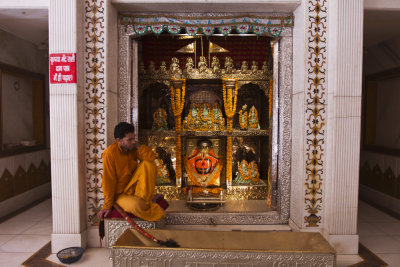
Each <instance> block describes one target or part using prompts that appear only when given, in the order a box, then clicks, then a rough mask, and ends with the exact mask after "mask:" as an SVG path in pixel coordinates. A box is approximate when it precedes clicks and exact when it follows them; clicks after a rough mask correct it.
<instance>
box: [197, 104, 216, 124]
mask: <svg viewBox="0 0 400 267" xmlns="http://www.w3.org/2000/svg"><path fill="white" fill-rule="evenodd" d="M205 107H206V108H207V109H206V110H207V116H206V117H204V108H205ZM212 113H213V112H212V110H211V111H210V105H209V104H208V103H204V104H202V105H201V106H200V111H199V115H200V119H201V120H202V121H204V122H207V121H208V120H209V118H210V115H211V117H212V115H213V114H212Z"/></svg>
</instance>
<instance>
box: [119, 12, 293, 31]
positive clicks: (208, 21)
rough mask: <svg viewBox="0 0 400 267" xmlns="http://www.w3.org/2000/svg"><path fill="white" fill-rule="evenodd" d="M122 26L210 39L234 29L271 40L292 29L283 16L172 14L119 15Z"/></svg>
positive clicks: (291, 19)
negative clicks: (201, 34) (201, 35)
mask: <svg viewBox="0 0 400 267" xmlns="http://www.w3.org/2000/svg"><path fill="white" fill-rule="evenodd" d="M121 24H122V25H131V26H132V27H133V30H134V31H135V32H136V34H138V35H143V34H145V33H147V32H152V33H154V34H161V33H162V32H163V31H164V30H166V31H168V32H169V33H170V34H173V35H175V34H178V33H180V32H181V31H182V30H184V31H186V33H187V34H188V35H191V36H193V35H196V34H198V33H199V32H201V33H203V34H204V35H205V36H211V35H212V34H214V33H215V32H216V30H218V31H219V32H220V33H221V34H223V35H225V36H227V35H229V34H230V33H231V32H232V30H233V29H235V30H236V32H237V33H239V34H246V33H251V32H252V33H254V34H256V35H258V36H261V35H264V33H265V32H266V31H267V32H268V33H269V35H271V36H272V37H279V35H280V34H281V32H282V29H283V28H284V27H293V16H290V15H284V16H277V15H270V16H268V15H266V16H256V15H241V16H239V15H230V16H215V15H214V16H199V17H193V16H190V17H189V16H175V15H160V14H158V15H138V14H128V15H126V14H125V15H121Z"/></svg>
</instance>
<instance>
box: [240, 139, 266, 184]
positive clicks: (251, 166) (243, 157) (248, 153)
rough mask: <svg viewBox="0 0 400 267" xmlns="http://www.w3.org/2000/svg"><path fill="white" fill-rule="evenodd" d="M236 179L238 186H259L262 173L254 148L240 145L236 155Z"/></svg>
mask: <svg viewBox="0 0 400 267" xmlns="http://www.w3.org/2000/svg"><path fill="white" fill-rule="evenodd" d="M234 158H235V165H234V167H235V168H234V169H235V172H234V173H235V179H234V182H235V184H236V185H243V184H246V185H249V184H259V183H260V181H259V178H260V173H259V171H258V165H257V159H256V154H255V153H254V149H253V148H252V147H248V146H247V145H240V146H239V147H238V148H237V150H236V153H235V156H234Z"/></svg>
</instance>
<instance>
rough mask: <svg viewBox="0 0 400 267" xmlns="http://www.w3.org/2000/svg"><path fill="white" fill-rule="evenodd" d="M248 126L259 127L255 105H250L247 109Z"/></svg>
mask: <svg viewBox="0 0 400 267" xmlns="http://www.w3.org/2000/svg"><path fill="white" fill-rule="evenodd" d="M248 126H249V128H252V129H260V124H259V121H258V112H257V109H256V107H255V106H252V107H251V108H250V111H249V118H248Z"/></svg>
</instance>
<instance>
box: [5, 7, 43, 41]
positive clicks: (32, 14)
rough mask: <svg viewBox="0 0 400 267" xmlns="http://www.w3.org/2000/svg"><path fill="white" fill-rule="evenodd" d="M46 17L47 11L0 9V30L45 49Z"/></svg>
mask: <svg viewBox="0 0 400 267" xmlns="http://www.w3.org/2000/svg"><path fill="white" fill-rule="evenodd" d="M48 17H49V16H48V11H47V9H1V8H0V29H2V30H4V31H6V32H9V33H12V34H14V35H16V36H18V37H20V38H22V39H24V40H26V41H29V42H31V43H33V44H35V45H37V46H39V47H41V46H45V47H47V43H48V32H49V26H48V20H49V19H48ZM42 43H43V44H42Z"/></svg>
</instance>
